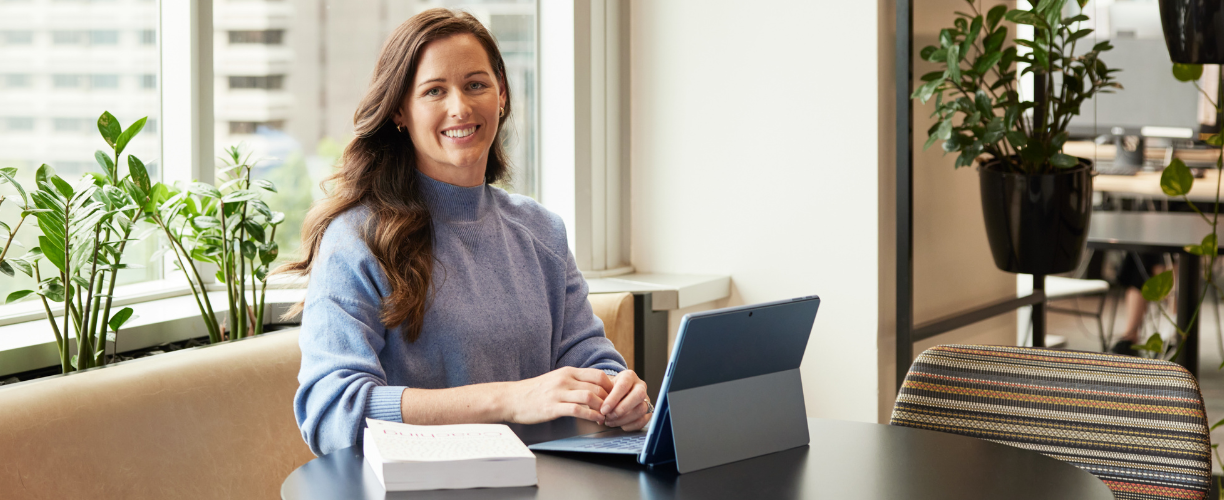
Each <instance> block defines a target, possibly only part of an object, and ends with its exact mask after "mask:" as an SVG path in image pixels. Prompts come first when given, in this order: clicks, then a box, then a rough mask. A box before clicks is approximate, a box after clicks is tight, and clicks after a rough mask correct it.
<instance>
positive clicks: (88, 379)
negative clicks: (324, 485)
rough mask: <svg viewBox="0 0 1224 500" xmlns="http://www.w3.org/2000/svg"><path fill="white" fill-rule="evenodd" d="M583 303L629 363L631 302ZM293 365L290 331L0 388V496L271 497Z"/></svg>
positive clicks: (286, 437) (290, 453)
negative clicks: (590, 308)
mask: <svg viewBox="0 0 1224 500" xmlns="http://www.w3.org/2000/svg"><path fill="white" fill-rule="evenodd" d="M590 300H591V303H592V305H593V306H594V309H595V314H596V315H597V316H599V317H600V319H601V320H602V321H603V322H604V324H605V325H608V326H607V327H606V331H607V334H608V337H609V338H611V339H612V341H613V344H614V345H616V347H617V349H618V350H620V352H621V353H622V354H624V355H625V357H626V358H627V359H629V360H632V357H633V298H632V296H631V295H630V294H627V293H626V294H599V295H591V296H590ZM626 339H627V342H628V343H627V344H626V343H625V342H626ZM301 360H302V352H301V350H300V349H299V347H298V330H296V329H294V330H289V331H284V332H276V333H268V334H264V335H260V336H257V337H252V338H248V339H244V340H240V341H237V342H226V343H223V344H218V345H214V346H208V347H203V348H198V349H187V350H182V351H175V352H170V353H166V354H162V355H158V356H153V357H149V358H142V359H137V360H133V361H129V362H126V363H120V364H118V365H115V366H110V367H106V368H102V369H97V370H93V371H89V372H85V373H78V374H72V375H67V376H59V377H49V378H47V379H43V380H34V381H30V382H26V383H22V384H18V385H14V386H8V387H0V498H3V499H5V500H10V499H13V500H15V499H27V498H28V499H36V498H38V499H41V498H48V499H50V498H56V499H59V498H123V499H125V500H126V499H132V500H138V499H165V498H175V499H194V498H200V499H206V498H207V499H212V498H244V499H245V498H277V497H278V495H279V491H280V485H281V483H282V482H283V481H284V479H285V478H286V477H288V476H289V473H290V472H293V470H294V469H296V468H297V467H299V466H301V465H302V464H305V463H306V462H308V461H310V460H311V459H313V458H314V454H312V453H311V452H310V449H309V448H308V447H307V446H306V443H305V442H304V441H302V435H301V433H300V432H299V431H298V427H297V422H296V420H294V416H293V395H294V392H295V391H296V390H297V388H298V382H297V374H298V369H299V368H300V366H301V362H302V361H301ZM630 362H632V361H630Z"/></svg>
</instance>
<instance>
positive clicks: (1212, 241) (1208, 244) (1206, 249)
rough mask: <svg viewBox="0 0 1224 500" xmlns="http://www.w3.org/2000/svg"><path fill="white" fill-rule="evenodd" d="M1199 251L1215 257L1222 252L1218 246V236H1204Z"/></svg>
mask: <svg viewBox="0 0 1224 500" xmlns="http://www.w3.org/2000/svg"><path fill="white" fill-rule="evenodd" d="M1199 250H1201V251H1202V255H1206V256H1208V257H1215V255H1216V254H1217V253H1218V252H1219V250H1220V245H1218V244H1216V235H1215V234H1214V233H1212V234H1209V235H1207V236H1204V237H1203V243H1202V244H1201V245H1199Z"/></svg>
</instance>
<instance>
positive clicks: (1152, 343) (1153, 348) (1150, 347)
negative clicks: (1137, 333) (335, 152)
mask: <svg viewBox="0 0 1224 500" xmlns="http://www.w3.org/2000/svg"><path fill="white" fill-rule="evenodd" d="M1131 349H1134V350H1136V351H1147V352H1150V353H1153V354H1156V355H1160V354H1163V353H1164V350H1165V348H1164V339H1163V338H1161V337H1160V334H1159V333H1154V334H1152V336H1151V337H1148V339H1147V342H1144V343H1143V344H1140V345H1137V346H1131Z"/></svg>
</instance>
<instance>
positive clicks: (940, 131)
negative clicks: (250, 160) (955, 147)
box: [269, 119, 952, 224]
mask: <svg viewBox="0 0 1224 500" xmlns="http://www.w3.org/2000/svg"><path fill="white" fill-rule="evenodd" d="M951 135H952V120H950V119H949V120H944V121H941V122H939V123H938V124H937V125H936V129H935V131H934V132H932V133H931V135H930V136H929V137H927V141H926V144H925V145H923V146H922V150H923V151H926V150H927V149H928V148H930V147H931V145H933V144H935V141H937V140H940V139H943V140H945V141H946V140H948V137H950V136H951ZM277 213H278V214H280V216H281V217H280V218H281V220H284V219H285V214H281V213H280V212H277ZM269 222H271V221H269ZM273 224H276V222H273Z"/></svg>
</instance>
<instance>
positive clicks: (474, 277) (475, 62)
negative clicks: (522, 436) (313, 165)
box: [286, 9, 651, 455]
mask: <svg viewBox="0 0 1224 500" xmlns="http://www.w3.org/2000/svg"><path fill="white" fill-rule="evenodd" d="M509 113H510V89H509V87H508V86H507V82H506V73H505V66H504V63H503V62H502V57H501V53H500V52H499V51H498V49H497V45H496V42H495V41H494V40H493V37H492V36H491V35H489V32H488V31H487V30H485V28H484V26H482V25H481V24H480V23H479V22H478V21H477V20H476V19H475V18H473V17H472V16H471V15H469V14H466V13H461V12H451V11H449V10H445V9H434V10H429V11H425V12H422V13H421V14H418V15H417V16H414V17H413V18H412V19H409V20H408V21H407V22H405V23H404V24H402V25H400V27H399V28H398V29H396V31H395V32H394V33H393V34H392V35H391V37H390V38H389V39H388V40H387V43H386V45H385V46H384V47H383V50H382V54H381V55H380V56H379V59H378V64H377V66H376V68H375V70H374V77H373V79H372V81H371V85H370V91H369V92H368V93H367V94H366V96H365V98H364V99H362V101H361V104H360V105H359V106H358V108H357V112H356V114H355V115H354V121H355V125H356V135H357V137H356V138H355V139H354V140H353V141H352V142H351V143H350V144H349V145H348V147H347V148H346V149H345V152H344V155H343V157H342V158H341V161H340V167H339V172H338V173H336V174H335V175H333V176H332V177H331V178H330V179H329V181H330V182H331V183H332V192H331V193H330V195H329V197H328V198H327V199H324V200H322V201H321V202H319V203H318V204H317V205H316V206H315V207H313V208H312V209H311V211H310V213H309V214H308V216H307V218H306V222H305V224H304V227H303V231H302V239H303V248H306V249H307V253H306V255H305V257H304V258H303V259H302V260H301V261H300V262H295V263H291V264H289V265H288V266H286V270H287V271H290V272H296V273H299V274H305V273H309V274H310V286H309V289H308V291H307V294H306V300H305V302H304V304H303V307H304V309H303V312H302V333H301V337H300V339H301V340H300V343H301V347H302V367H301V372H300V373H299V375H298V381H299V382H300V383H301V386H300V387H299V388H298V392H297V395H296V397H295V398H294V412H295V414H296V416H297V421H298V426H299V427H300V428H301V430H302V436H303V437H304V438H305V440H306V442H307V444H309V445H310V448H311V450H312V451H314V452H315V454H317V455H322V454H325V453H330V452H332V451H334V450H337V449H340V448H344V447H348V446H353V445H355V444H357V443H358V442H359V439H360V437H359V436H360V435H361V434H360V430H361V429H362V428H364V427H365V421H364V419H366V418H374V419H381V420H390V421H403V422H407V423H414V424H453V423H472V422H501V421H509V422H518V423H537V422H544V421H548V420H552V419H555V418H558V417H563V416H573V417H578V418H584V419H587V420H593V421H595V422H599V423H603V424H605V425H608V426H613V427H623V428H625V429H628V430H635V429H640V428H642V427H643V426H645V425H646V423H647V422H648V420H649V415H648V411H650V409H651V406H650V404H649V401H647V398H646V384H645V383H644V382H642V381H641V380H640V379H639V378H638V376H637V375H636V374H634V373H633V372H632V371H630V370H626V369H625V362H624V359H623V358H622V357H621V356H620V355H619V354H617V352H616V350H615V349H614V348H613V347H612V343H611V342H610V341H608V339H607V338H605V337H604V332H603V325H602V324H601V323H600V322H599V320H598V319H597V318H596V317H595V316H594V314H593V313H592V311H591V307H590V305H589V303H588V302H587V286H586V282H585V281H584V280H583V278H582V274H581V273H580V272H579V271H578V269H577V267H576V266H575V264H574V258H573V256H572V255H571V254H570V253H569V247H568V244H567V243H566V237H565V226H564V225H563V224H562V222H561V219H560V218H559V217H558V216H556V215H555V214H552V213H550V212H548V211H547V210H545V209H544V208H543V207H541V206H540V205H539V204H537V203H536V202H534V201H532V200H531V199H529V198H526V197H523V196H517V195H509V194H507V193H506V192H505V191H502V190H501V189H498V188H495V187H492V186H491V185H490V184H492V183H494V182H497V181H500V180H503V179H504V178H506V177H507V175H508V170H509V168H508V165H507V162H506V156H505V153H504V151H503V150H502V146H501V144H502V140H501V135H500V133H501V125H502V123H503V122H505V120H506V115H509Z"/></svg>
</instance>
